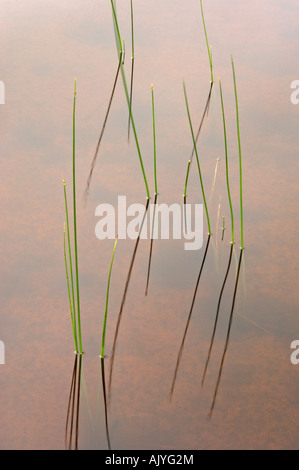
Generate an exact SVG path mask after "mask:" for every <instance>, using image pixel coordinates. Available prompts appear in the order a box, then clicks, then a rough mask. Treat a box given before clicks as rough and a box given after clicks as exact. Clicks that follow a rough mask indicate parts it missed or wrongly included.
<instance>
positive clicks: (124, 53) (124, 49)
mask: <svg viewBox="0 0 299 470" xmlns="http://www.w3.org/2000/svg"><path fill="white" fill-rule="evenodd" d="M122 49H123V54H122V63H121V64H122V65H124V64H125V57H126V43H125V40H124V39H123V48H122Z"/></svg>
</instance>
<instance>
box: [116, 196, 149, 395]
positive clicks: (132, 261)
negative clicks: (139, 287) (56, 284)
mask: <svg viewBox="0 0 299 470" xmlns="http://www.w3.org/2000/svg"><path fill="white" fill-rule="evenodd" d="M148 207H149V199H147V201H146V206H145V211H144V215H143V219H142V222H141V224H140V229H139V234H138V237H137V239H136V243H135V247H134V251H133V255H132V259H131V263H130V267H129V271H128V274H127V280H126V284H125V289H124V293H123V297H122V301H121V306H120V310H119V314H118V318H117V323H116V328H115V333H114V339H113V346H112V352H111V358H110V372H109V381H108V403H109V404H110V401H111V385H112V375H113V366H114V360H115V351H116V345H117V338H118V334H119V328H120V322H121V319H122V314H123V309H124V305H125V301H126V297H127V292H128V288H129V284H130V279H131V275H132V271H133V266H134V262H135V258H136V253H137V249H138V245H139V241H140V235H141V232H142V228H143V225H144V221H145V218H146V214H147V210H148Z"/></svg>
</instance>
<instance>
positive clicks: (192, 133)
mask: <svg viewBox="0 0 299 470" xmlns="http://www.w3.org/2000/svg"><path fill="white" fill-rule="evenodd" d="M183 87H184V96H185V103H186V109H187V114H188V120H189V125H190V131H191V135H192V140H193V146H194V151H195V155H196V161H197V167H198V173H199V179H200V185H201V191H202V197H203V201H204V206H205V211H206V217H207V222H208V228H209V235H211V224H210V218H209V212H208V206H207V201H206V196H205V191H204V187H203V180H202V175H201V170H200V164H199V158H198V152H197V148H196V142H195V137H194V131H193V126H192V121H191V116H190V111H189V105H188V98H187V91H186V85H185V82H184V80H183Z"/></svg>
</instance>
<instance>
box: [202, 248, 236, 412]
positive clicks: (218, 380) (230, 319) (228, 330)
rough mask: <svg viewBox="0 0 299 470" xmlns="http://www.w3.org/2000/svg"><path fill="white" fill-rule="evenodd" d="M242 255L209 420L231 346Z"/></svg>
mask: <svg viewBox="0 0 299 470" xmlns="http://www.w3.org/2000/svg"><path fill="white" fill-rule="evenodd" d="M242 255H243V249H241V250H240V256H239V262H238V269H237V274H236V282H235V288H234V295H233V301H232V307H231V312H230V317H229V323H228V329H227V334H226V340H225V346H224V350H223V354H222V359H221V363H220V368H219V373H218V378H217V383H216V387H215V392H214V396H213V401H212V405H211V408H210V411H209V414H208V419H211V418H212V414H213V411H214V408H215V404H216V399H217V394H218V390H219V385H220V381H221V376H222V371H223V365H224V361H225V356H226V353H227V349H228V345H229V338H230V332H231V326H232V321H233V314H234V309H235V303H236V295H237V289H238V282H239V277H240V268H241V261H242Z"/></svg>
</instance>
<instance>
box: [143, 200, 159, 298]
mask: <svg viewBox="0 0 299 470" xmlns="http://www.w3.org/2000/svg"><path fill="white" fill-rule="evenodd" d="M157 197H158V194H155V199H154V210H153V219H152V220H153V221H152V226H151V228H152V230H151V244H150V253H149V259H148V268H147V278H146V288H145V295H147V293H148V285H149V279H150V271H151V263H152V253H153V242H154V229H155V214H156V204H157Z"/></svg>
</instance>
